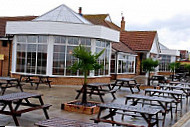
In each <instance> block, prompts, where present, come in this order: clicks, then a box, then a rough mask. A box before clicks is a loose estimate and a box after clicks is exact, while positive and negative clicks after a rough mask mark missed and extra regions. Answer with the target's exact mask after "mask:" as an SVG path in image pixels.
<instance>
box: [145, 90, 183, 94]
mask: <svg viewBox="0 0 190 127" xmlns="http://www.w3.org/2000/svg"><path fill="white" fill-rule="evenodd" d="M145 92H158V93H168V94H175V95H182V94H183V92H182V91H170V90H159V89H145Z"/></svg>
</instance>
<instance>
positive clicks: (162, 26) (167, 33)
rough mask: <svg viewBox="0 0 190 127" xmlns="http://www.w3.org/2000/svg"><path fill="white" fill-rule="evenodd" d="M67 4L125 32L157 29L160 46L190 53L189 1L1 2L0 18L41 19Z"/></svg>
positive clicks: (90, 0) (60, 0) (16, 0)
mask: <svg viewBox="0 0 190 127" xmlns="http://www.w3.org/2000/svg"><path fill="white" fill-rule="evenodd" d="M61 4H65V5H67V6H68V7H70V8H71V9H73V10H74V11H75V12H78V7H82V12H83V14H110V16H111V19H112V21H113V22H114V23H115V24H117V25H119V26H120V21H121V13H123V15H124V17H125V21H126V30H146V31H147V30H157V31H158V36H159V41H160V43H162V44H164V45H165V46H167V47H168V48H171V49H186V50H190V1H189V0H0V5H1V7H0V16H26V15H35V16H39V15H42V14H44V13H45V12H47V11H49V10H51V9H53V8H55V7H57V6H59V5H61Z"/></svg>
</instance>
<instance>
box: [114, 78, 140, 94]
mask: <svg viewBox="0 0 190 127" xmlns="http://www.w3.org/2000/svg"><path fill="white" fill-rule="evenodd" d="M131 82H132V83H131ZM112 85H113V87H112V89H114V87H115V86H119V88H118V89H120V88H121V87H129V88H130V90H131V93H132V94H133V93H134V92H133V88H135V87H136V88H137V89H138V91H139V92H140V88H139V86H140V84H137V82H136V80H135V79H130V78H119V79H116V81H115V83H114V84H112Z"/></svg>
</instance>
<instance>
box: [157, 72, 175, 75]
mask: <svg viewBox="0 0 190 127" xmlns="http://www.w3.org/2000/svg"><path fill="white" fill-rule="evenodd" d="M171 74H172V72H158V75H171Z"/></svg>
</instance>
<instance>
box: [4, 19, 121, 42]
mask: <svg viewBox="0 0 190 127" xmlns="http://www.w3.org/2000/svg"><path fill="white" fill-rule="evenodd" d="M6 34H13V35H14V34H46V35H66V36H80V37H90V38H100V39H105V40H109V41H114V42H119V38H120V32H118V31H116V30H113V29H110V28H107V27H104V26H100V25H87V24H74V23H65V22H45V21H39V22H35V21H9V22H7V24H6Z"/></svg>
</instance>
